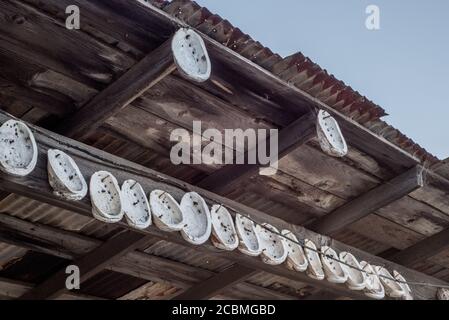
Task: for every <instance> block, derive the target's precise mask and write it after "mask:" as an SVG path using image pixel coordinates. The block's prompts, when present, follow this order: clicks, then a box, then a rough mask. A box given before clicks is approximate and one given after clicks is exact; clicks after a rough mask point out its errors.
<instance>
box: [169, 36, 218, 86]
mask: <svg viewBox="0 0 449 320" xmlns="http://www.w3.org/2000/svg"><path fill="white" fill-rule="evenodd" d="M172 52H173V56H174V59H175V63H176V65H177V67H178V71H179V72H181V74H182V75H184V76H185V77H186V78H187V79H190V80H193V81H196V82H204V81H206V80H208V79H209V77H210V74H211V62H210V58H209V54H208V53H207V49H206V46H205V44H204V41H203V39H202V38H201V36H200V35H199V34H198V33H196V32H195V31H193V30H191V29H186V28H182V29H179V30H178V31H177V32H176V33H175V35H174V37H173V39H172Z"/></svg>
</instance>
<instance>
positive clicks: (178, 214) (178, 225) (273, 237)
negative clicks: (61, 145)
mask: <svg viewBox="0 0 449 320" xmlns="http://www.w3.org/2000/svg"><path fill="white" fill-rule="evenodd" d="M97 176H98V177H97ZM97 184H98V185H99V187H98V186H96V185H97ZM125 185H127V187H126V188H125ZM124 190H128V192H125V193H124ZM131 190H134V191H131ZM133 192H134V193H133ZM120 194H122V197H128V198H127V199H126V198H125V199H122V200H120ZM117 196H118V197H117ZM91 199H92V207H93V214H94V216H95V217H96V218H97V219H99V220H101V221H104V222H110V223H114V222H117V221H119V220H120V219H121V218H122V217H123V215H124V214H125V215H126V217H127V220H128V223H129V224H130V225H131V226H134V227H138V226H136V224H135V222H130V217H133V218H132V219H131V220H132V221H136V220H138V221H141V222H142V224H141V225H140V227H138V228H145V227H147V226H149V224H148V222H149V221H151V216H153V218H154V221H155V224H156V226H157V227H158V228H159V229H161V230H163V231H167V232H177V231H180V232H181V234H182V236H183V238H184V239H185V240H186V241H187V242H189V243H191V244H194V245H201V244H203V243H205V242H206V241H207V240H208V239H209V238H210V239H211V242H212V244H213V245H214V246H215V247H216V248H218V249H221V250H226V251H232V250H235V249H238V250H239V251H240V252H242V253H243V254H245V255H248V256H253V257H256V256H260V258H261V259H262V261H263V262H264V263H266V264H270V265H280V264H283V263H285V264H286V266H287V268H289V269H290V270H295V271H298V272H306V274H307V275H308V276H309V277H311V278H313V279H316V280H323V279H327V281H329V282H332V283H339V284H344V283H345V284H346V285H347V286H348V288H349V289H351V290H357V291H364V293H365V294H366V295H367V296H368V297H371V298H373V299H382V298H384V297H385V296H388V297H390V298H396V299H407V300H410V299H413V298H412V296H411V290H410V287H409V286H408V285H407V284H405V283H403V282H405V280H404V278H403V277H402V276H401V275H400V274H399V273H398V272H396V271H394V273H393V275H391V274H390V272H389V271H388V270H386V269H385V268H383V267H379V266H372V265H370V264H368V263H367V262H365V261H362V262H360V263H359V262H358V261H357V259H356V258H355V257H354V256H353V255H352V254H351V253H348V252H342V253H340V254H337V253H336V252H335V250H333V249H332V248H330V247H327V246H323V247H321V249H320V250H318V249H317V247H316V245H315V244H314V243H313V242H312V241H311V240H308V239H305V241H304V243H305V245H304V248H303V247H302V246H301V245H299V244H298V239H297V238H296V237H295V235H294V234H293V233H292V232H290V231H288V230H282V231H281V232H279V230H277V229H276V228H275V227H274V226H272V225H270V224H262V225H258V224H255V223H254V222H253V221H252V220H251V219H249V218H247V217H245V216H242V215H240V214H236V216H235V220H234V219H233V217H232V215H231V214H230V212H229V211H228V210H227V209H226V208H225V207H224V206H222V205H217V204H215V205H213V206H212V208H211V210H210V211H209V207H208V205H207V204H206V202H205V200H204V199H203V198H202V197H201V196H200V195H199V194H197V193H195V192H189V193H186V194H185V195H184V196H183V197H182V199H181V202H180V203H178V202H177V201H176V200H175V199H174V198H173V197H172V196H171V195H170V194H169V193H168V192H165V191H162V190H154V191H152V192H151V193H150V196H149V202H148V201H147V198H146V196H145V193H144V191H143V189H142V187H141V186H140V185H139V184H138V183H136V182H135V181H132V180H128V181H125V183H124V184H123V186H122V190H121V191H120V189H119V187H118V184H117V183H116V180H115V178H114V177H113V176H112V175H111V174H109V173H105V172H104V171H100V172H97V173H95V174H94V176H93V178H91ZM107 203H109V204H107ZM114 203H115V204H114ZM120 203H127V205H125V204H124V205H120ZM131 205H132V206H131ZM139 207H140V209H136V208H139ZM124 208H128V210H127V209H124ZM150 223H151V222H150ZM289 239H290V240H291V241H290V240H289ZM337 260H340V261H342V262H344V263H340V262H339V261H337ZM346 264H348V265H346ZM351 266H352V267H354V268H352V267H351ZM357 269H359V270H357ZM360 270H363V271H360ZM388 278H390V279H395V280H396V281H393V280H389V279H388Z"/></svg>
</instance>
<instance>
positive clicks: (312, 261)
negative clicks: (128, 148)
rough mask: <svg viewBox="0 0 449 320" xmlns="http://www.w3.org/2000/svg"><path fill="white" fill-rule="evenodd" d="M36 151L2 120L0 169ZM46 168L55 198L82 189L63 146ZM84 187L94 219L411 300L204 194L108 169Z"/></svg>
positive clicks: (396, 284)
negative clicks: (121, 176) (150, 185)
mask: <svg viewBox="0 0 449 320" xmlns="http://www.w3.org/2000/svg"><path fill="white" fill-rule="evenodd" d="M326 121H327V122H326ZM333 121H335V120H334V119H333V118H332V117H330V116H329V115H328V114H327V113H325V112H322V111H320V114H319V116H318V123H317V130H318V131H319V132H321V133H320V134H319V137H320V136H321V137H322V138H321V139H320V143H321V145H322V147H323V150H327V151H328V152H329V153H331V154H334V155H336V156H341V155H344V153H345V152H346V151H347V147H346V144H345V142H344V140H343V139H340V137H341V132H340V131H339V128H338V124H336V122H335V123H334V122H333ZM327 135H329V137H327ZM335 137H336V138H335ZM329 141H331V143H330V144H329ZM37 155H38V149H37V144H36V141H35V138H34V136H33V134H32V132H31V130H30V129H29V128H28V127H27V126H26V125H25V124H24V123H22V122H20V121H15V120H9V121H7V122H5V123H4V124H3V125H2V126H1V127H0V170H2V171H4V172H6V173H8V174H12V175H16V176H26V175H28V174H30V173H31V172H32V171H33V170H34V168H35V166H36V163H37ZM47 169H48V179H49V183H50V185H51V187H52V188H53V189H54V193H55V194H56V195H57V196H60V197H63V198H66V199H68V200H72V201H77V200H81V199H83V198H84V197H85V196H86V195H87V192H88V187H87V183H86V181H85V179H84V177H83V175H82V173H81V171H80V169H79V168H78V166H77V164H76V163H75V161H74V160H73V159H72V158H71V157H70V156H69V155H67V154H66V153H64V152H63V151H60V150H48V162H47ZM89 190H90V196H91V202H92V214H93V216H94V217H95V218H96V219H98V220H100V221H103V222H106V223H116V222H119V221H120V220H122V218H123V217H124V216H125V217H126V220H127V222H128V224H129V225H130V226H132V227H133V228H137V229H145V228H147V227H149V226H150V225H151V224H152V217H153V219H154V222H155V225H156V226H157V227H158V228H160V229H161V230H163V231H167V232H177V231H180V232H181V234H182V236H183V238H184V239H185V240H186V241H188V242H189V243H192V244H195V245H201V244H203V243H205V242H206V241H207V240H208V239H209V238H211V241H212V243H213V244H214V246H215V247H217V248H219V249H222V250H227V251H232V250H235V249H237V248H238V250H240V251H241V252H242V253H243V254H246V255H249V256H260V257H261V259H262V261H263V262H264V263H267V264H270V265H280V264H282V263H284V262H285V264H286V266H287V267H288V268H289V269H291V270H295V271H298V272H306V274H307V275H308V276H309V277H311V278H314V279H316V280H323V279H325V278H326V279H327V280H328V281H329V282H333V283H346V285H347V286H348V288H350V289H351V290H363V291H364V293H365V294H366V295H367V296H369V297H371V298H374V299H382V298H384V296H385V295H387V296H389V297H391V298H399V299H412V296H411V290H410V287H409V286H408V285H407V284H406V283H404V282H405V280H404V278H403V277H402V276H401V275H400V274H399V273H398V272H397V271H394V272H393V275H392V274H390V272H389V271H388V270H387V269H385V268H383V267H379V266H373V265H370V264H369V263H367V262H365V261H362V262H360V263H359V262H358V261H357V259H356V258H355V257H354V256H353V255H352V254H350V253H348V252H342V253H340V254H339V255H338V254H337V253H336V252H335V251H334V250H333V249H332V248H330V247H326V246H323V247H321V249H320V253H318V250H317V247H316V245H315V244H314V243H313V242H312V241H310V240H308V239H305V241H304V244H305V246H304V248H303V247H302V246H301V245H299V244H298V243H297V242H298V239H297V238H296V237H295V235H294V234H293V233H292V232H290V231H288V230H282V231H281V232H280V233H279V231H278V230H277V229H276V228H275V227H273V226H271V225H269V224H262V225H255V224H254V222H253V221H252V220H250V219H248V218H246V217H244V216H242V215H240V214H236V217H235V223H234V219H233V218H232V216H231V214H230V213H229V211H228V210H227V209H226V208H225V207H223V206H221V205H213V206H212V209H211V211H209V207H208V206H207V204H206V202H205V201H204V199H203V198H202V197H201V196H200V195H199V194H197V193H195V192H189V193H186V194H185V195H184V196H183V198H182V199H181V202H180V203H179V204H178V202H177V201H176V200H175V199H174V198H173V197H172V196H171V195H170V194H169V193H167V192H165V191H162V190H153V191H152V192H151V193H150V196H149V199H148V198H147V196H146V194H145V191H144V190H143V188H142V186H141V185H140V184H139V183H138V182H136V181H134V180H126V181H125V182H124V183H123V184H122V186H121V188H120V186H119V184H118V182H117V179H116V178H115V177H114V176H113V175H112V174H111V173H109V172H107V171H98V172H96V173H94V174H93V175H92V177H91V179H90V186H89ZM279 234H281V235H282V236H280V235H279ZM289 239H290V240H291V241H290V240H289ZM335 259H340V261H342V262H344V263H346V264H348V265H350V266H353V267H354V268H351V267H349V266H348V265H345V264H341V263H340V262H338V261H336V260H335ZM357 269H361V270H363V271H365V272H361V271H359V270H357ZM379 276H380V277H379ZM388 278H390V279H396V281H393V280H389V279H388ZM440 292H442V291H440ZM440 295H441V296H443V294H441V293H440Z"/></svg>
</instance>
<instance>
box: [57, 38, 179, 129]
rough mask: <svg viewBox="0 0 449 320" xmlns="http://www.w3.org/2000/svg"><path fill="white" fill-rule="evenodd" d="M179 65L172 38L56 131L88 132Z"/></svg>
mask: <svg viewBox="0 0 449 320" xmlns="http://www.w3.org/2000/svg"><path fill="white" fill-rule="evenodd" d="M175 69H176V66H175V63H174V60H173V55H172V51H171V41H170V40H167V41H166V42H164V43H163V44H162V45H161V46H160V47H159V48H157V49H156V50H154V51H153V52H151V53H150V54H148V55H147V56H146V57H145V58H143V59H142V60H141V61H140V62H138V63H137V64H135V65H134V66H133V67H132V68H131V69H130V70H128V71H127V72H126V73H125V74H124V75H122V76H121V77H120V78H119V79H118V80H116V81H115V82H113V83H112V84H110V85H109V86H108V87H107V88H106V89H104V90H103V91H101V92H100V93H99V94H97V95H96V96H95V97H94V98H93V99H92V100H91V101H89V102H88V103H87V104H86V105H84V106H83V107H82V108H81V109H80V110H78V111H77V112H76V113H75V114H73V115H70V116H68V117H67V119H66V120H64V121H62V122H61V123H60V124H59V126H58V128H56V131H58V132H60V133H61V134H63V135H66V136H70V137H74V138H79V137H82V136H85V135H86V134H88V133H89V132H92V131H93V130H95V129H96V128H98V127H99V126H101V125H102V124H103V123H104V122H105V121H106V120H107V119H108V118H110V117H112V116H113V115H114V114H115V113H117V112H118V111H120V110H121V109H122V108H124V107H126V106H127V105H129V104H130V103H132V102H133V101H134V100H135V99H137V98H138V97H139V96H140V95H142V94H143V93H144V92H145V91H147V90H148V89H150V88H151V87H153V86H154V85H156V84H157V83H158V82H159V81H161V80H162V79H163V78H165V77H166V76H167V75H169V74H170V73H172V72H173V71H174V70H175Z"/></svg>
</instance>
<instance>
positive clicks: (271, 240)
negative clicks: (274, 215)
mask: <svg viewBox="0 0 449 320" xmlns="http://www.w3.org/2000/svg"><path fill="white" fill-rule="evenodd" d="M267 229H268V230H267ZM256 232H257V233H258V235H259V242H260V247H261V248H262V252H261V257H262V261H263V262H264V263H266V264H270V265H279V264H282V263H283V262H284V261H285V259H286V258H287V253H288V252H287V250H286V249H285V247H284V241H282V238H281V237H280V236H279V235H278V234H279V231H278V230H277V229H276V228H275V227H273V226H272V225H270V224H268V223H264V224H262V226H259V225H257V226H256Z"/></svg>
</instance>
